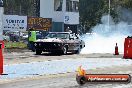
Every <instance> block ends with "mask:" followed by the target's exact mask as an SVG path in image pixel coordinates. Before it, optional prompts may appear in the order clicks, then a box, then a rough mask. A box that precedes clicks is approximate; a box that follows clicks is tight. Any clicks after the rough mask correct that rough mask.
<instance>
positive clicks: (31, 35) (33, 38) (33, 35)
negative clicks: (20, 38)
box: [29, 28, 36, 52]
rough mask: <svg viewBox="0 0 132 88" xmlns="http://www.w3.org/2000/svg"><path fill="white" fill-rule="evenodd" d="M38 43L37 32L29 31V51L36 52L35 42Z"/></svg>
mask: <svg viewBox="0 0 132 88" xmlns="http://www.w3.org/2000/svg"><path fill="white" fill-rule="evenodd" d="M35 41H36V31H35V30H34V29H33V28H31V29H30V30H29V49H30V50H32V51H33V52H35V46H34V42H35Z"/></svg>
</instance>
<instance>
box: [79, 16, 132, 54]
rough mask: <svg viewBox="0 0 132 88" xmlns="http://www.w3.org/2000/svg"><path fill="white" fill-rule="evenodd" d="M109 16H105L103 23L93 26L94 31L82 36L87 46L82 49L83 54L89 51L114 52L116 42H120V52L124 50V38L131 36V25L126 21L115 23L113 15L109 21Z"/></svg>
mask: <svg viewBox="0 0 132 88" xmlns="http://www.w3.org/2000/svg"><path fill="white" fill-rule="evenodd" d="M108 16H109V15H106V16H103V17H102V19H101V22H102V24H98V25H96V26H95V27H93V28H92V30H93V33H86V34H85V35H83V36H82V39H83V40H84V41H85V44H86V47H85V48H84V49H82V51H81V54H89V53H113V54H114V50H115V45H116V43H117V44H118V48H119V53H123V52H124V40H125V38H126V37H127V36H130V33H131V32H130V30H131V29H132V28H131V27H132V26H130V25H128V24H127V23H126V22H119V23H117V24H115V23H114V21H113V20H112V17H110V20H109V21H110V22H108ZM108 23H110V24H108Z"/></svg>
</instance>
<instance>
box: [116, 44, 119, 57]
mask: <svg viewBox="0 0 132 88" xmlns="http://www.w3.org/2000/svg"><path fill="white" fill-rule="evenodd" d="M115 55H119V52H118V46H117V43H116V46H115Z"/></svg>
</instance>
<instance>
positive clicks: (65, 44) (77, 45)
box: [34, 32, 85, 55]
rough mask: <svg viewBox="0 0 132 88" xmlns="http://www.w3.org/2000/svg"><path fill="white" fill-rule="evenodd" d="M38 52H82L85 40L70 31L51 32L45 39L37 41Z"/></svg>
mask: <svg viewBox="0 0 132 88" xmlns="http://www.w3.org/2000/svg"><path fill="white" fill-rule="evenodd" d="M34 45H35V49H36V54H37V55H39V54H41V53H42V52H51V53H56V54H67V52H72V53H75V54H77V53H80V50H81V49H82V48H83V47H85V43H84V41H83V40H81V39H79V37H78V36H77V35H76V34H73V33H70V32H49V33H48V35H47V36H46V37H45V38H44V39H38V40H37V41H36V42H35V43H34Z"/></svg>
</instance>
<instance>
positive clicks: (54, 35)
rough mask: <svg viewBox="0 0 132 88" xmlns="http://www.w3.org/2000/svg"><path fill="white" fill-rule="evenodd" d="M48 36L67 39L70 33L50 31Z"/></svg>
mask: <svg viewBox="0 0 132 88" xmlns="http://www.w3.org/2000/svg"><path fill="white" fill-rule="evenodd" d="M46 38H61V39H67V38H68V33H49V34H48V35H47V36H46Z"/></svg>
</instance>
